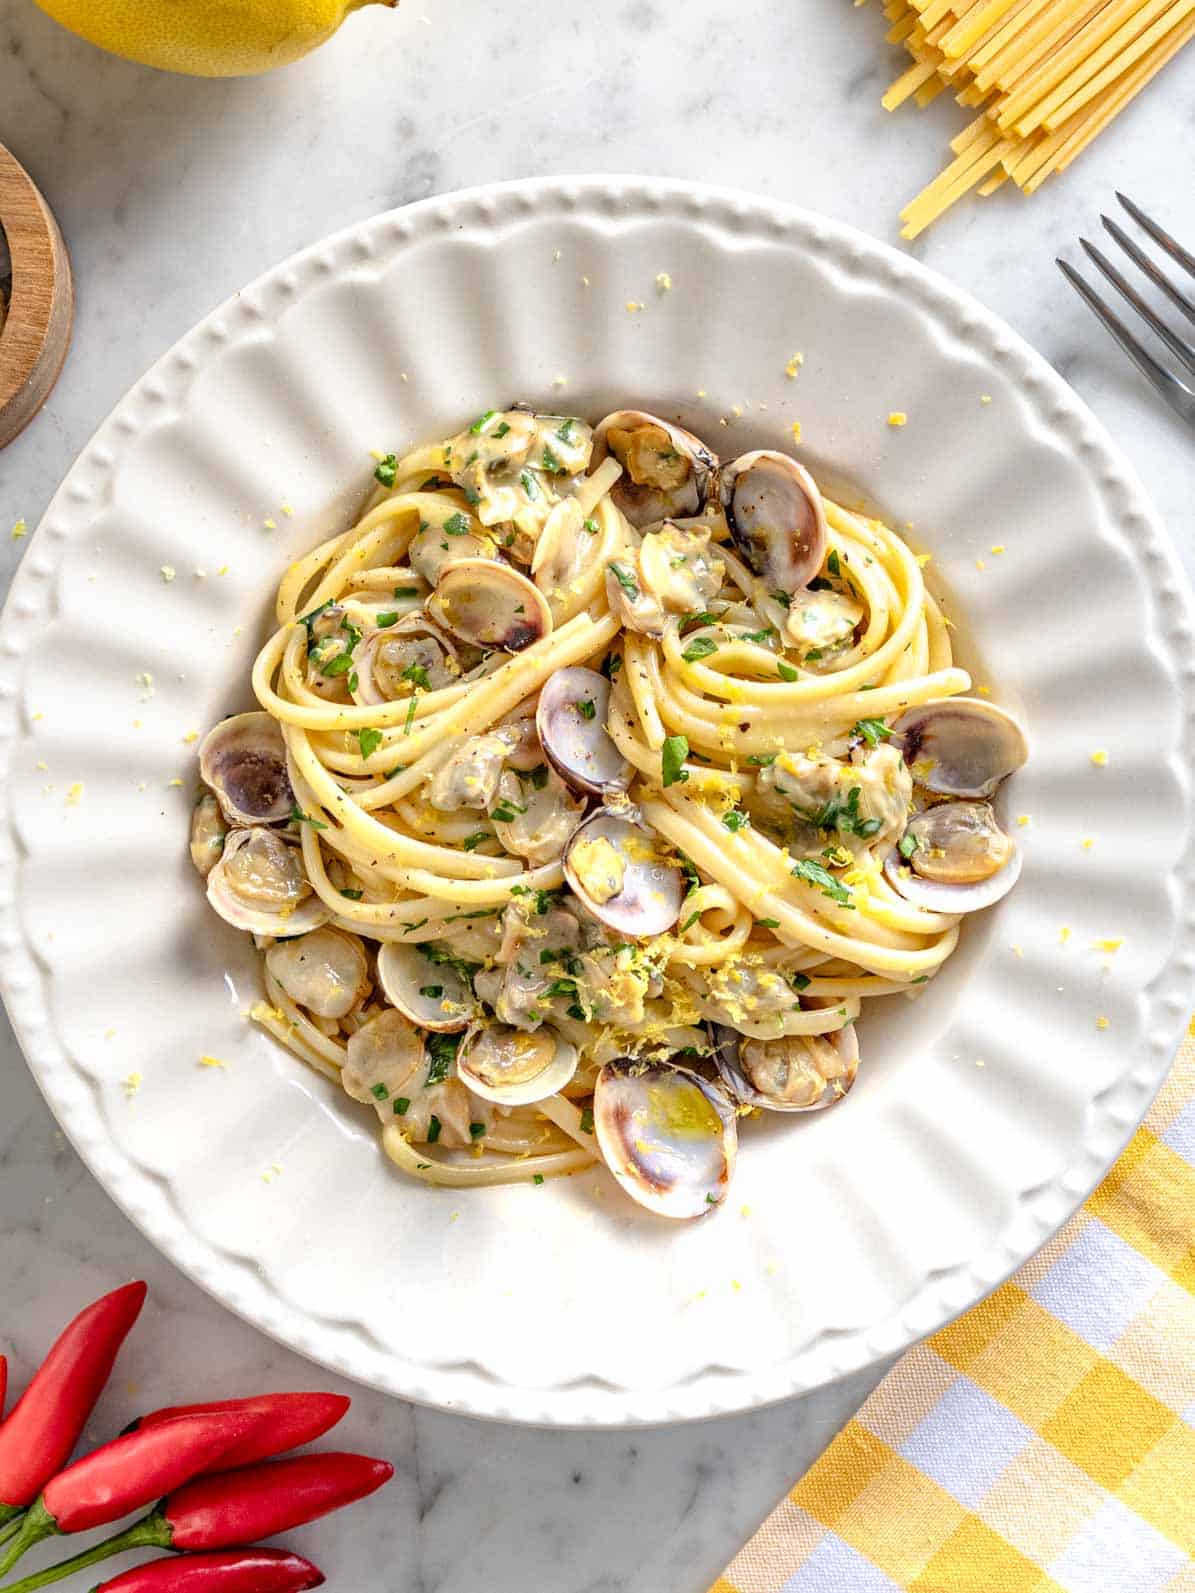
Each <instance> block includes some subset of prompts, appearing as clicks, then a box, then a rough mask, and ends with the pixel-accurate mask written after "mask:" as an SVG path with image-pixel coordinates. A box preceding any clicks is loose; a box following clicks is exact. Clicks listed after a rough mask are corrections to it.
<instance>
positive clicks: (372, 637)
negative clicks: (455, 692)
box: [353, 614, 461, 703]
mask: <svg viewBox="0 0 1195 1593" xmlns="http://www.w3.org/2000/svg"><path fill="white" fill-rule="evenodd" d="M353 668H354V670H355V672H356V676H357V683H356V687H355V689H354V691H353V698H354V700H355V701H356V702H359V703H383V702H393V701H394V700H395V699H396V698H399V697H409V696H410V695H411V693H412V692H413V691H414V690H415V689H416V687H417V686H419V685H426V689H428V690H431V691H436V690H437V689H438V688H439V687H441V686H448V685H451V683H452V682H453V681H454V680H456V679H457V677H458V676H459V675H460V673H461V666H460V661H459V660H458V658H457V654H456V648H455V647H454V646H453V644H452V640H451V638H450V637H449V636H447V635H446V634H445V632H444V631H442V630H441V629H440V627H439V626H438V625H434V624H433V623H432V621H431V620H429V619H427V618H426V616H424V615H422V614H409V615H408V616H407V617H406V618H405V619H401V620H399V621H398V623H397V624H395V625H389V626H384V627H383V628H381V629H380V630H374V631H371V632H370V633H369V634H368V635H367V636H366V637H365V638H364V639H363V640H362V641H361V642H360V643H359V644H358V646H357V649H356V651H355V652H354V654H353Z"/></svg>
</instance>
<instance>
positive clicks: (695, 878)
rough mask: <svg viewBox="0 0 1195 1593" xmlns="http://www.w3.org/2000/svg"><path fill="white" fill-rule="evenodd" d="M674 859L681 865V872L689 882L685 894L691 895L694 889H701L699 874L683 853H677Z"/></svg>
mask: <svg viewBox="0 0 1195 1593" xmlns="http://www.w3.org/2000/svg"><path fill="white" fill-rule="evenodd" d="M676 860H677V862H678V863H679V864H680V866H681V872H682V873H683V874H684V876H685V879H686V880H687V881H688V882H689V888H688V890H687V891H686V892H685V895H686V896H692V894H693V892H694V891H696V890H700V889H701V875H700V874H699V873H698V872H697V870H696V868H695V867H694V865H693V864H692V862H691V861H690V860H689V859H688V858H687V857H685V856H684V854H683V853H678V855H677V859H676Z"/></svg>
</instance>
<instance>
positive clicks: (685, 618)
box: [680, 610, 717, 625]
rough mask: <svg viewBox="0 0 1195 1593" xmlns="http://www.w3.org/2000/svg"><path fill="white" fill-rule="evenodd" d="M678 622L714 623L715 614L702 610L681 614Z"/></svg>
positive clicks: (686, 623) (685, 623) (691, 623)
mask: <svg viewBox="0 0 1195 1593" xmlns="http://www.w3.org/2000/svg"><path fill="white" fill-rule="evenodd" d="M680 622H681V624H682V625H714V624H716V623H717V615H716V614H711V613H710V612H709V611H708V610H703V611H702V612H701V613H700V614H682V615H681V617H680Z"/></svg>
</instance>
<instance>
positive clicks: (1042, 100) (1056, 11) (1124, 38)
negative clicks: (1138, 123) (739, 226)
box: [883, 0, 1195, 238]
mask: <svg viewBox="0 0 1195 1593" xmlns="http://www.w3.org/2000/svg"><path fill="white" fill-rule="evenodd" d="M885 16H886V17H887V18H888V20H889V21H893V22H895V26H894V27H893V28H892V29H891V30H890V32H889V33H888V38H889V40H890V41H891V42H893V43H900V44H903V45H904V48H905V50H906V51H907V52H908V54H909V55H910V56H911V57H912V65H911V66H910V67H908V69H907V70H906V71H904V72H902V73H901V74H900V76H899V77H898V78H897V79H896V80H895V81H894V82H893V84H892V85H891V87H890V88H889V89H888V91H887V93H886V94H885V95H884V98H883V104H884V108H885V109H886V110H889V111H894V110H896V109H898V107H899V106H901V105H903V104H904V103H905V101H906V100H910V99H911V100H915V101H916V103H917V104H918V105H928V104H929V102H930V101H931V100H932V99H934V98H935V97H936V96H937V95H938V94H939V93H941V91H942V90H943V89H944V88H949V89H951V90H952V91H953V92H954V95H955V98H956V100H957V101H958V103H959V104H960V105H966V106H970V107H972V108H973V109H975V110H977V111H979V115H978V116H977V117H976V118H975V120H974V121H973V122H972V123H971V124H970V125H969V126H968V127H967V129H966V130H965V131H964V132H963V133H961V134H959V136H958V137H957V138H956V139H954V141H953V143H952V145H951V149H952V151H953V155H954V159H953V160H951V161H950V162H949V163H948V164H947V165H946V166H945V167H944V168H943V170H942V172H941V173H940V174H939V175H938V176H937V177H936V178H934V180H933V181H932V182H931V183H929V184H928V185H927V186H926V187H925V188H924V189H923V190H922V191H921V193H919V194H918V195H917V197H916V198H915V199H914V200H912V201H911V203H910V204H908V205H906V206H905V208H904V210H902V211H901V220H902V222H903V223H904V225H903V226H902V228H901V236H902V237H904V238H916V237H917V236H918V234H919V233H921V232H923V231H924V230H925V228H926V227H928V226H929V225H930V223H931V222H933V221H936V220H937V218H938V217H939V216H941V215H942V214H944V213H945V211H947V210H949V209H950V207H951V206H952V205H954V204H955V203H956V202H957V201H958V200H959V199H961V198H962V197H963V195H964V194H968V193H971V192H973V191H974V192H976V193H978V194H980V195H981V196H986V195H988V194H992V193H995V191H996V189H997V188H1000V187H1002V186H1003V185H1004V184H1005V182H1007V181H1008V180H1010V179H1011V181H1012V182H1014V183H1015V184H1016V185H1017V187H1018V188H1020V190H1021V192H1022V193H1026V194H1030V193H1033V192H1035V190H1036V189H1037V188H1038V187H1040V185H1041V184H1042V183H1043V182H1044V181H1045V179H1046V178H1047V177H1050V176H1052V175H1053V174H1054V172H1056V171H1065V170H1066V168H1067V166H1069V165H1070V163H1071V162H1072V161H1073V160H1074V159H1075V158H1076V156H1077V155H1079V154H1080V153H1081V151H1082V150H1084V149H1086V147H1087V146H1088V144H1090V143H1091V142H1092V140H1093V139H1094V138H1095V137H1096V136H1097V135H1098V134H1099V133H1101V132H1102V131H1103V130H1104V128H1105V127H1107V125H1108V124H1109V122H1111V121H1112V120H1113V119H1114V118H1115V117H1116V116H1117V115H1118V114H1119V113H1120V111H1122V110H1123V109H1124V107H1125V106H1126V105H1127V104H1128V103H1129V101H1130V100H1131V99H1132V98H1133V97H1134V96H1135V95H1136V94H1138V93H1140V91H1141V90H1142V89H1143V88H1144V87H1145V85H1146V84H1147V83H1148V82H1149V81H1150V79H1151V78H1152V77H1154V76H1155V74H1156V73H1158V72H1160V71H1161V69H1162V68H1163V67H1164V66H1165V65H1166V63H1167V61H1170V60H1172V59H1173V57H1174V56H1175V55H1177V54H1178V52H1179V50H1180V49H1181V48H1182V47H1183V45H1184V44H1187V43H1188V42H1189V41H1190V40H1191V38H1192V37H1193V36H1195V0H911V3H910V4H909V5H908V6H907V7H906V6H904V5H892V6H887V7H885Z"/></svg>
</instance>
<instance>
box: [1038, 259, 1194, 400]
mask: <svg viewBox="0 0 1195 1593" xmlns="http://www.w3.org/2000/svg"><path fill="white" fill-rule="evenodd" d="M1054 264H1055V265H1056V266H1057V267H1058V269H1059V271H1061V272H1062V274H1063V276H1064V277H1065V278H1066V280H1067V281H1068V282H1069V283H1070V285H1071V287H1072V288H1074V290H1075V292H1076V293H1077V294H1078V295H1079V297H1080V298H1081V299H1082V300H1083V301H1084V303H1085V304H1086V305H1087V307H1088V308H1089V309H1090V310H1091V312H1092V314H1093V315H1095V316H1096V317H1097V318H1098V319H1099V320H1100V321H1102V322H1103V324H1104V326H1105V327H1106V328H1107V329H1108V331H1109V332H1110V333H1111V335H1112V336H1113V337H1114V338H1115V339H1116V341H1117V342H1118V343H1119V344H1120V346H1121V348H1122V349H1123V350H1124V351H1125V353H1126V354H1127V355H1128V356H1129V358H1130V359H1131V360H1132V362H1133V364H1134V365H1135V366H1136V367H1137V369H1138V370H1139V371H1140V372H1141V374H1142V375H1143V376H1144V377H1145V379H1146V381H1148V382H1149V383H1150V384H1151V385H1152V386H1153V387H1154V388H1156V389H1157V391H1158V392H1159V393H1160V394H1161V395H1162V397H1163V398H1164V399H1165V400H1166V402H1167V403H1168V404H1169V405H1170V407H1171V409H1173V410H1174V412H1175V414H1176V415H1180V416H1181V417H1182V419H1183V420H1185V421H1186V422H1187V423H1188V424H1189V425H1190V424H1195V393H1193V392H1192V391H1191V390H1190V388H1189V387H1186V386H1184V384H1183V383H1182V382H1180V381H1179V379H1178V377H1177V376H1173V375H1171V373H1170V372H1169V371H1168V370H1166V369H1165V368H1164V367H1163V366H1161V365H1159V364H1158V362H1157V360H1156V359H1154V357H1153V355H1152V354H1150V353H1147V351H1146V350H1145V349H1143V348H1142V346H1141V344H1140V343H1138V341H1137V339H1136V338H1135V337H1134V336H1133V334H1132V333H1131V332H1130V331H1129V329H1128V327H1127V326H1126V325H1125V324H1124V322H1123V321H1122V320H1121V319H1120V317H1119V316H1118V315H1117V314H1116V313H1115V312H1114V311H1113V310H1110V309H1109V308H1108V306H1107V305H1106V304H1105V303H1104V301H1103V299H1101V298H1100V296H1099V294H1098V293H1096V292H1095V290H1094V289H1093V288H1091V287H1089V286H1088V285H1087V283H1086V282H1085V281H1084V280H1083V278H1082V277H1081V276H1080V275H1079V273H1078V272H1077V271H1076V270H1075V268H1074V267H1073V266H1071V265H1068V263H1067V262H1066V261H1065V260H1059V259H1056V260H1055V261H1054Z"/></svg>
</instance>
